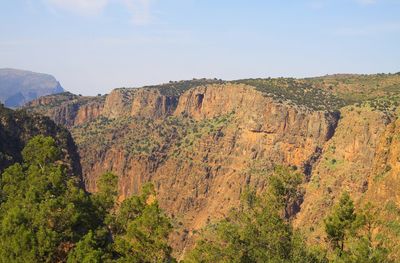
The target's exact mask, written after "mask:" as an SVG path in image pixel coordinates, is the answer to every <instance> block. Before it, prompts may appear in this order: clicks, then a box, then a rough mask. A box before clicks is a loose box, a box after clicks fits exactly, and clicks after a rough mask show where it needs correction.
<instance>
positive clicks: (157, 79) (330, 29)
mask: <svg viewBox="0 0 400 263" xmlns="http://www.w3.org/2000/svg"><path fill="white" fill-rule="evenodd" d="M0 68H18V69H25V70H31V71H35V72H42V73H48V74H52V75H53V76H55V77H56V78H57V80H59V81H60V82H61V85H62V86H63V87H64V88H65V89H66V90H69V91H71V92H74V93H77V94H78V93H80V94H84V95H95V94H98V93H101V94H104V93H109V92H110V91H111V90H112V89H113V88H118V87H138V86H142V85H149V84H158V83H164V82H168V81H170V80H182V79H192V78H203V77H205V78H221V79H225V80H231V79H241V78H257V77H280V76H285V77H307V76H319V75H325V74H333V73H381V72H385V73H389V72H393V73H394V72H398V71H400V0H0Z"/></svg>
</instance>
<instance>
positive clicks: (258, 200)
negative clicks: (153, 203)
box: [186, 167, 326, 262]
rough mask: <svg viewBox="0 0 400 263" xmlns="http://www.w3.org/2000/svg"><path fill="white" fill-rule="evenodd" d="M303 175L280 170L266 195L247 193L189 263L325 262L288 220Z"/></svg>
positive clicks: (203, 240) (199, 245)
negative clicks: (290, 206)
mask: <svg viewBox="0 0 400 263" xmlns="http://www.w3.org/2000/svg"><path fill="white" fill-rule="evenodd" d="M301 182H302V178H301V175H300V174H298V173H294V172H293V171H292V170H290V169H288V168H283V167H278V168H277V169H276V170H275V173H274V174H273V175H272V176H271V177H270V179H269V188H268V190H267V191H266V193H265V194H263V195H257V194H256V193H255V191H252V190H248V191H246V193H245V194H244V195H243V200H242V206H241V207H240V208H238V209H233V210H232V211H231V213H230V214H229V216H228V217H227V218H226V219H224V220H222V221H220V222H218V223H216V224H213V225H210V226H209V227H208V228H207V229H206V230H205V231H204V232H203V234H202V237H201V239H200V241H199V242H198V243H197V245H196V247H195V249H194V250H193V251H192V252H191V253H190V254H189V256H188V257H187V259H186V261H187V262H325V261H326V258H325V255H324V253H323V252H322V251H318V250H313V249H311V248H309V247H307V246H306V245H305V243H304V241H303V239H302V237H301V235H300V233H298V232H297V231H296V230H294V229H293V228H292V226H291V223H290V219H289V218H288V217H285V215H286V213H285V210H286V208H287V206H288V205H290V203H291V201H293V199H295V198H296V196H297V193H298V190H299V185H300V183H301Z"/></svg>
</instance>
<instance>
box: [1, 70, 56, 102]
mask: <svg viewBox="0 0 400 263" xmlns="http://www.w3.org/2000/svg"><path fill="white" fill-rule="evenodd" d="M61 92H64V90H63V88H62V87H61V85H60V83H59V82H58V81H57V80H56V79H55V78H54V77H53V76H51V75H47V74H42V73H35V72H31V71H25V70H18V69H0V102H2V103H4V104H5V105H6V106H7V107H12V108H16V107H20V106H22V105H24V104H25V103H27V102H29V101H31V100H34V99H36V98H38V97H40V96H44V95H49V94H56V93H61Z"/></svg>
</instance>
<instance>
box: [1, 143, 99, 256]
mask: <svg viewBox="0 0 400 263" xmlns="http://www.w3.org/2000/svg"><path fill="white" fill-rule="evenodd" d="M22 156H23V163H22V164H14V165H12V166H10V167H9V168H8V169H6V170H5V171H4V173H3V174H2V176H1V180H0V189H1V192H2V203H1V206H0V224H1V227H0V262H29V261H31V262H57V261H64V260H65V258H66V256H67V254H68V252H69V251H70V250H71V248H72V247H73V246H74V243H76V242H77V241H78V240H79V239H80V238H81V237H82V236H83V235H84V234H85V233H86V232H87V231H88V229H90V228H92V227H93V226H94V225H95V224H96V218H95V216H94V215H93V214H92V213H91V211H93V207H92V205H91V201H90V198H89V197H88V195H87V194H86V193H85V192H84V191H83V189H81V188H80V187H79V178H77V177H74V176H68V175H67V173H66V169H65V168H64V166H63V165H62V163H61V162H60V156H61V152H60V150H59V149H58V147H57V146H56V143H55V141H54V139H52V138H50V137H43V136H37V137H34V138H33V139H32V140H31V141H29V142H28V144H27V145H26V147H25V149H24V150H23V152H22Z"/></svg>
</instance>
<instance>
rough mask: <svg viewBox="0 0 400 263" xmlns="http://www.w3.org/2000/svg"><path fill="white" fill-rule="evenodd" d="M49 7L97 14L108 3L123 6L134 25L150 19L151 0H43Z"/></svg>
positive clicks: (143, 23) (144, 22)
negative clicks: (129, 14) (130, 15)
mask: <svg viewBox="0 0 400 263" xmlns="http://www.w3.org/2000/svg"><path fill="white" fill-rule="evenodd" d="M44 1H45V2H46V3H47V4H48V5H49V6H50V7H51V8H55V9H59V10H65V11H68V12H72V13H76V14H79V15H99V14H101V13H102V12H103V11H104V9H106V8H107V6H108V5H109V4H110V3H115V4H119V5H122V6H124V7H125V8H127V9H128V10H129V12H130V13H131V14H132V22H133V23H134V24H135V25H145V24H148V23H149V22H150V21H151V19H152V15H151V10H150V7H151V2H152V1H151V0H44Z"/></svg>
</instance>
